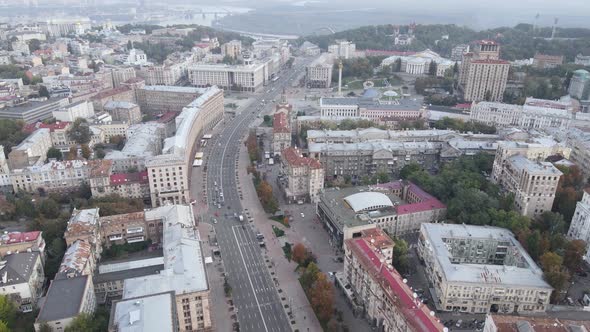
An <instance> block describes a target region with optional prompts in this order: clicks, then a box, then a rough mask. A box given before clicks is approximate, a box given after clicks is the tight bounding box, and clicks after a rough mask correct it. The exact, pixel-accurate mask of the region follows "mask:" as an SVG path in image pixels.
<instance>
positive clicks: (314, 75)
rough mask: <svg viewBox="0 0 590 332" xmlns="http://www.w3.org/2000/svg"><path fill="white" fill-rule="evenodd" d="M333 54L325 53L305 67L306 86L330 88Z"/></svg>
mask: <svg viewBox="0 0 590 332" xmlns="http://www.w3.org/2000/svg"><path fill="white" fill-rule="evenodd" d="M333 62H334V60H333V55H332V54H330V53H324V54H323V55H322V56H321V57H319V58H317V59H316V60H314V61H313V62H312V63H311V64H309V65H308V66H307V67H305V86H306V87H308V88H329V87H330V86H331V85H332V68H333V67H334V65H333Z"/></svg>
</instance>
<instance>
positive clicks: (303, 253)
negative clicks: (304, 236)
mask: <svg viewBox="0 0 590 332" xmlns="http://www.w3.org/2000/svg"><path fill="white" fill-rule="evenodd" d="M308 255H309V253H308V252H307V248H305V246H304V245H303V244H302V243H297V244H296V245H295V246H294V247H293V251H292V254H291V259H292V260H293V261H294V262H295V263H297V264H299V265H302V264H303V263H304V262H305V261H306V260H307V257H308Z"/></svg>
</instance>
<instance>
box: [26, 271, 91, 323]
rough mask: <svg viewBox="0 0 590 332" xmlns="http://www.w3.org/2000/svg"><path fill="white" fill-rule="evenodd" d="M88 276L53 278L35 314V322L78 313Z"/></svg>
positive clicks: (72, 315)
mask: <svg viewBox="0 0 590 332" xmlns="http://www.w3.org/2000/svg"><path fill="white" fill-rule="evenodd" d="M88 278H90V276H87V275H83V276H79V277H74V278H67V279H54V280H53V281H52V282H51V285H50V286H49V290H48V291H47V297H46V300H45V303H44V304H43V307H41V311H39V316H37V322H47V321H52V320H58V319H63V318H68V317H75V316H77V315H78V314H79V313H80V307H81V305H82V298H83V297H84V291H85V290H86V283H87V281H88Z"/></svg>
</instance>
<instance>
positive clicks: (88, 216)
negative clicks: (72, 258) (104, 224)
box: [64, 208, 102, 261]
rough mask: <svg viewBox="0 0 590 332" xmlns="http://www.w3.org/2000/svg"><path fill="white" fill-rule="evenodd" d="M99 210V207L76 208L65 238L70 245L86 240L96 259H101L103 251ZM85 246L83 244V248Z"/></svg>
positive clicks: (69, 221)
mask: <svg viewBox="0 0 590 332" xmlns="http://www.w3.org/2000/svg"><path fill="white" fill-rule="evenodd" d="M98 211H99V209H98V208H93V209H83V210H78V209H74V211H72V216H71V217H70V220H68V226H67V228H66V231H65V233H64V239H65V240H66V244H67V245H68V247H70V246H72V245H73V244H74V243H75V242H76V241H82V242H86V243H87V244H88V245H89V246H90V248H89V249H90V252H91V253H92V255H93V256H94V260H95V261H97V260H99V259H100V254H101V253H102V239H101V234H100V223H99V217H100V216H99V213H98ZM84 248H86V246H85V245H83V246H82V249H84ZM86 251H88V250H86Z"/></svg>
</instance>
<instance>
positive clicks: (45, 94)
mask: <svg viewBox="0 0 590 332" xmlns="http://www.w3.org/2000/svg"><path fill="white" fill-rule="evenodd" d="M39 96H40V97H47V98H49V96H50V95H49V90H47V87H46V86H45V85H41V86H40V87H39Z"/></svg>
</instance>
